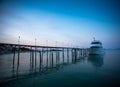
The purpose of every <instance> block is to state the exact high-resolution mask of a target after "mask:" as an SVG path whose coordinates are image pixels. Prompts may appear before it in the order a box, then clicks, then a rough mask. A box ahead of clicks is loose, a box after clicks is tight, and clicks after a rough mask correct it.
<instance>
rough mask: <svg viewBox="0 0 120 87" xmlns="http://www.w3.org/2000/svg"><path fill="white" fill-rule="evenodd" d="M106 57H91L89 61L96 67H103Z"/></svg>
mask: <svg viewBox="0 0 120 87" xmlns="http://www.w3.org/2000/svg"><path fill="white" fill-rule="evenodd" d="M103 59H104V55H90V56H89V57H88V61H89V62H91V63H92V65H93V66H95V67H101V66H102V65H103V64H104V63H103Z"/></svg>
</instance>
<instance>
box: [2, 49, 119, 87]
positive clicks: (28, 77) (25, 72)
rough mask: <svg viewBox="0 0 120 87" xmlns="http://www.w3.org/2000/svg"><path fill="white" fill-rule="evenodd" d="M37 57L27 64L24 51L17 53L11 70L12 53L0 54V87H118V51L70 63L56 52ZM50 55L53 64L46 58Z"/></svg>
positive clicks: (68, 57) (70, 58) (27, 59)
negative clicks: (40, 57) (18, 55)
mask: <svg viewBox="0 0 120 87" xmlns="http://www.w3.org/2000/svg"><path fill="white" fill-rule="evenodd" d="M59 55H60V57H59V60H57V59H56V54H55V53H54V52H53V54H52V55H50V54H49V58H48V62H47V57H46V54H43V62H42V64H40V60H39V54H37V59H36V64H35V60H34V62H33V63H32V64H31V62H30V54H29V53H28V52H26V53H21V54H20V61H19V62H20V64H19V66H18V64H17V54H16V58H15V64H14V67H13V54H5V55H0V87H2V86H3V87H118V86H119V87H120V83H119V82H120V50H106V54H105V55H96V56H84V57H79V58H77V60H72V57H71V56H70V55H71V54H70V53H69V56H67V55H66V53H65V55H64V61H63V56H62V53H61V52H60V54H59ZM51 56H53V62H51V60H50V58H52V57H51Z"/></svg>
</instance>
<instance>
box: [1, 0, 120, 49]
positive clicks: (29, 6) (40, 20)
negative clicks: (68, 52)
mask: <svg viewBox="0 0 120 87" xmlns="http://www.w3.org/2000/svg"><path fill="white" fill-rule="evenodd" d="M119 4H120V1H119V0H3V1H1V3H0V42H8V43H17V42H18V36H20V37H21V39H20V42H21V44H34V43H35V38H36V39H37V45H46V44H48V45H50V46H55V45H56V44H57V46H77V47H89V46H90V42H91V41H92V40H93V39H92V38H93V37H96V39H97V40H100V41H102V42H103V46H104V47H105V48H117V47H120V46H119V44H120V39H119V33H120V16H119V15H120V7H119Z"/></svg>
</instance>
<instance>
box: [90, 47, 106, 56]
mask: <svg viewBox="0 0 120 87" xmlns="http://www.w3.org/2000/svg"><path fill="white" fill-rule="evenodd" d="M102 54H105V49H104V48H89V55H102Z"/></svg>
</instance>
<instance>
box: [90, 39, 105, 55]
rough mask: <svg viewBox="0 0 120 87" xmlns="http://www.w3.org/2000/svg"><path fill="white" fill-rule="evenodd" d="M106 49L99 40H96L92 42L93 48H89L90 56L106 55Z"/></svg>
mask: <svg viewBox="0 0 120 87" xmlns="http://www.w3.org/2000/svg"><path fill="white" fill-rule="evenodd" d="M104 53H105V49H104V48H103V46H102V43H101V42H100V41H98V40H95V38H94V40H93V41H92V42H91V46H90V48H89V55H95V54H98V55H99V54H100V55H101V54H104Z"/></svg>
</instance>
